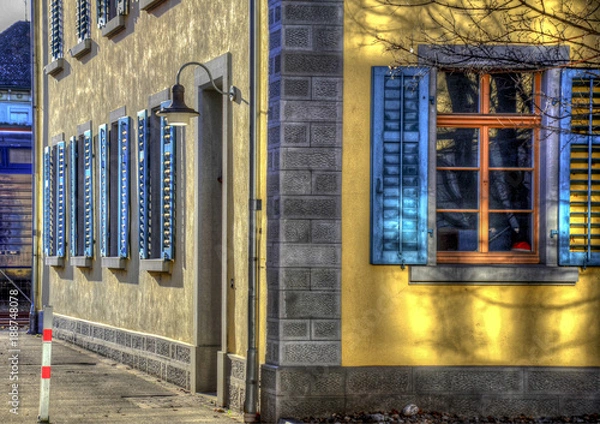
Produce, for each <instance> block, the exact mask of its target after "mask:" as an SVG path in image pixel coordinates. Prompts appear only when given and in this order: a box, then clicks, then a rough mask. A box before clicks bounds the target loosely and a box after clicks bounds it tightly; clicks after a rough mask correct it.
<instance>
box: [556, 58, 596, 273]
mask: <svg viewBox="0 0 600 424" xmlns="http://www.w3.org/2000/svg"><path fill="white" fill-rule="evenodd" d="M576 78H585V79H589V80H590V84H592V85H591V86H590V90H591V89H592V87H593V84H594V81H595V84H599V83H600V70H589V69H565V70H563V73H562V79H561V102H560V104H561V111H560V115H559V116H560V117H561V119H560V144H559V145H560V153H559V154H560V168H559V218H558V219H559V225H558V263H559V265H562V266H580V267H584V268H585V267H587V266H599V265H600V251H599V250H592V240H591V235H590V230H591V227H592V226H595V227H596V228H597V227H598V224H595V225H594V224H593V222H592V217H594V216H595V217H596V218H595V220H596V221H597V220H598V219H600V205H599V204H597V202H596V204H594V203H595V202H593V201H592V194H591V193H592V192H593V191H594V190H593V189H592V181H596V183H595V184H598V182H597V181H598V180H599V179H600V175H598V173H600V171H599V170H598V166H599V165H598V163H595V162H594V161H593V160H592V152H593V151H595V153H596V154H598V152H600V134H594V132H593V131H591V129H590V131H588V133H587V134H582V133H576V132H573V131H572V127H571V123H572V97H573V93H572V87H573V80H574V79H576ZM592 99H593V96H591V97H590V109H589V115H588V122H590V123H591V120H592V119H593V118H594V117H595V119H596V120H597V119H599V117H598V116H597V114H598V112H597V109H594V108H593V106H594V105H597V103H596V104H594V103H593V102H592ZM595 107H596V108H597V106H595ZM575 149H576V150H578V152H579V154H580V155H581V154H582V153H583V155H586V154H587V169H588V170H592V172H587V173H586V182H585V184H586V185H587V190H586V193H579V191H581V190H579V191H578V190H575V189H574V188H573V189H572V187H571V183H572V175H577V174H572V170H571V153H572V151H573V150H575ZM584 160H585V159H584ZM584 165H586V164H584ZM594 166H595V167H596V170H594V169H593V167H594ZM578 171H579V174H580V175H581V168H579V169H578ZM594 171H595V173H596V175H598V176H597V177H596V179H593V175H594ZM578 185H579V186H581V183H579V184H578ZM573 195H578V196H581V195H585V200H584V202H583V203H585V206H584V207H585V209H586V216H585V217H583V220H584V221H586V222H585V223H584V224H580V225H584V226H586V225H587V227H584V228H583V231H584V233H586V234H587V235H588V237H587V239H586V240H584V243H585V246H584V247H583V250H581V249H579V250H572V249H571V240H572V234H571V218H574V213H575V212H574V211H572V209H571V206H572V205H573V203H572V196H573ZM599 195H600V192H598V191H597V190H596V191H595V194H594V195H593V196H599ZM582 206H583V205H582V204H580V208H581V207H582ZM580 218H581V217H580ZM598 231H599V230H596V233H598ZM580 234H581V233H580ZM599 243H600V242H596V246H598V244H599Z"/></svg>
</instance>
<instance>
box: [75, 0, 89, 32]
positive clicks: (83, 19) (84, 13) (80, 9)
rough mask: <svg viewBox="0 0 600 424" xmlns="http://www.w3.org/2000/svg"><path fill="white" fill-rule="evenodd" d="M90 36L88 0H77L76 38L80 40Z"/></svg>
mask: <svg viewBox="0 0 600 424" xmlns="http://www.w3.org/2000/svg"><path fill="white" fill-rule="evenodd" d="M88 38H90V3H89V0H77V40H78V41H79V42H82V41H83V40H86V39H88Z"/></svg>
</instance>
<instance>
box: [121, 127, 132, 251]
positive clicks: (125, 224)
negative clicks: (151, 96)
mask: <svg viewBox="0 0 600 424" xmlns="http://www.w3.org/2000/svg"><path fill="white" fill-rule="evenodd" d="M130 126H131V125H130V119H129V117H128V116H125V117H123V118H121V119H119V122H118V128H119V240H118V251H119V257H121V258H126V257H127V251H128V250H129V246H128V244H127V241H128V240H129V127H130Z"/></svg>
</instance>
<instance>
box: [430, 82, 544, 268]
mask: <svg viewBox="0 0 600 424" xmlns="http://www.w3.org/2000/svg"><path fill="white" fill-rule="evenodd" d="M540 84H541V79H540V74H532V73H516V72H507V73H497V74H468V73H461V72H439V73H438V90H437V93H438V96H437V100H438V101H437V108H438V115H437V143H436V156H437V157H436V204H437V210H436V222H437V231H436V233H437V261H438V262H439V263H440V262H449V263H476V262H479V263H538V262H539V254H538V251H537V235H538V234H537V225H536V223H537V222H538V219H537V217H538V215H537V209H538V208H537V202H536V200H535V199H536V198H537V192H538V189H537V182H538V179H539V178H538V166H537V163H538V161H537V157H538V143H539V129H540V116H539V115H540V98H539V93H540Z"/></svg>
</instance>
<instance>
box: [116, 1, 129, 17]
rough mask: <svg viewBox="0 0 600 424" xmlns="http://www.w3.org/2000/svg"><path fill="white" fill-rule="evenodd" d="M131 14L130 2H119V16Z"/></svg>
mask: <svg viewBox="0 0 600 424" xmlns="http://www.w3.org/2000/svg"><path fill="white" fill-rule="evenodd" d="M128 13H129V0H117V15H127V14H128Z"/></svg>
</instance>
